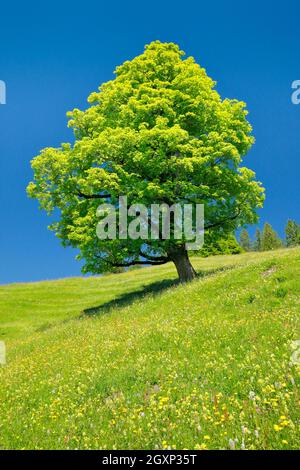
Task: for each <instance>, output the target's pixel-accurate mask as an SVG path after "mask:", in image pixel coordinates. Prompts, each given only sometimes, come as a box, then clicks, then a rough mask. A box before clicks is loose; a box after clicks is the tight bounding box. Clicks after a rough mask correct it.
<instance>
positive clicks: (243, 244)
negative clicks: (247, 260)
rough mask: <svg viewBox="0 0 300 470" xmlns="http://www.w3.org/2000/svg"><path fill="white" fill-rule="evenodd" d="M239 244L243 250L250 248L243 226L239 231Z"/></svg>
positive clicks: (246, 232) (248, 238)
mask: <svg viewBox="0 0 300 470" xmlns="http://www.w3.org/2000/svg"><path fill="white" fill-rule="evenodd" d="M240 246H241V248H242V249H243V250H245V251H250V250H251V240H250V236H249V233H248V231H247V230H246V229H245V228H244V229H243V230H242V231H241V233H240Z"/></svg>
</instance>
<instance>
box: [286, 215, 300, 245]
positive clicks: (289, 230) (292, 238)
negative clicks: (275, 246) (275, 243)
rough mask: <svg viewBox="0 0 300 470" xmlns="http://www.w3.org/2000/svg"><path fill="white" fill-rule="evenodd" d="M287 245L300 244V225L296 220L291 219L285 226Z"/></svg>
mask: <svg viewBox="0 0 300 470" xmlns="http://www.w3.org/2000/svg"><path fill="white" fill-rule="evenodd" d="M285 242H286V246H287V247H290V246H296V245H299V244H300V226H299V225H298V224H297V222H295V220H292V219H289V220H288V221H287V224H286V226H285Z"/></svg>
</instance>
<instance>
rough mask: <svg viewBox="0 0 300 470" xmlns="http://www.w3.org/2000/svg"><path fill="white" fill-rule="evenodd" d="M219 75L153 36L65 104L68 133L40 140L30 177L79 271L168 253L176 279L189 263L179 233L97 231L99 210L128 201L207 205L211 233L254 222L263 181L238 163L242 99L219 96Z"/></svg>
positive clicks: (243, 149)
mask: <svg viewBox="0 0 300 470" xmlns="http://www.w3.org/2000/svg"><path fill="white" fill-rule="evenodd" d="M215 85H216V83H215V82H214V81H213V80H212V79H211V78H210V77H209V76H208V75H207V74H206V71H205V69H204V68H202V67H201V66H200V65H198V64H197V63H196V62H195V60H194V59H193V58H192V57H187V58H185V56H184V53H183V52H182V51H181V50H180V49H179V47H178V46H177V45H175V44H173V43H161V42H159V41H156V42H153V43H151V44H149V45H147V46H146V47H145V50H144V52H143V53H142V54H141V55H140V56H138V57H135V58H134V59H133V60H131V61H126V62H124V64H123V65H121V66H119V67H117V69H116V71H115V78H114V79H113V80H111V81H109V82H107V83H104V84H103V85H101V86H100V88H99V91H98V92H95V93H92V94H91V95H90V96H89V98H88V102H89V104H90V106H89V107H88V108H87V109H86V110H85V111H81V110H79V109H74V110H73V111H71V112H69V113H68V116H69V118H70V119H69V127H70V128H72V129H73V131H74V142H73V143H64V144H62V145H61V146H60V147H59V148H52V147H49V148H45V149H43V150H42V151H41V153H40V155H38V156H37V157H35V158H34V159H33V161H32V168H33V171H34V180H33V182H31V183H30V184H29V186H28V194H29V196H30V197H33V198H36V199H37V200H38V201H39V203H40V206H41V208H43V209H45V210H46V211H47V212H48V213H52V212H53V211H54V210H55V209H56V210H57V209H58V211H55V214H59V215H58V216H57V221H56V222H55V223H54V224H52V226H51V227H50V228H51V229H52V230H53V231H54V232H55V233H56V235H57V237H58V238H60V239H61V241H62V243H63V245H65V246H73V247H76V248H78V249H79V250H80V255H79V257H80V258H81V259H84V260H85V265H84V268H83V270H84V271H85V272H92V273H100V272H104V271H109V270H111V269H112V268H113V267H116V266H130V265H135V264H162V263H165V262H168V261H170V260H171V261H174V262H175V265H176V267H177V270H178V273H179V276H180V278H181V279H182V280H187V279H190V278H192V277H193V276H194V272H193V270H192V268H191V266H190V265H189V260H188V254H187V252H186V249H185V244H184V242H183V241H182V240H176V239H175V238H174V236H172V233H171V237H170V239H169V240H164V239H161V238H159V239H157V240H152V239H150V238H149V239H147V240H141V239H138V240H130V239H128V240H123V239H118V238H117V239H116V240H99V238H97V236H96V226H97V223H98V222H99V220H98V217H97V215H96V210H97V207H98V206H99V204H101V203H102V202H109V203H110V204H113V205H114V206H115V207H116V208H118V198H119V196H122V195H126V196H127V200H128V205H132V204H140V203H142V204H145V205H147V206H149V205H150V204H153V203H156V204H162V203H165V204H168V205H170V206H171V205H173V204H174V203H178V204H181V205H182V204H185V203H192V204H204V205H205V229H209V230H210V232H212V231H214V232H216V233H217V232H218V234H220V233H221V234H222V233H224V234H228V233H232V232H233V231H234V230H235V229H236V228H237V227H239V226H241V225H244V224H251V223H254V222H256V221H257V214H256V209H257V208H258V207H261V206H262V203H263V197H264V196H263V188H262V187H261V184H260V183H258V182H257V181H256V180H255V173H254V172H253V171H251V170H250V169H248V168H245V167H244V166H242V157H243V156H245V155H246V154H247V152H248V151H249V149H250V147H251V146H252V144H253V142H254V138H253V136H252V135H251V130H252V129H251V125H250V124H249V122H248V120H247V110H246V105H245V103H243V102H240V101H237V100H234V99H227V98H226V99H224V100H222V99H221V97H220V95H219V94H218V92H217V91H216V90H215Z"/></svg>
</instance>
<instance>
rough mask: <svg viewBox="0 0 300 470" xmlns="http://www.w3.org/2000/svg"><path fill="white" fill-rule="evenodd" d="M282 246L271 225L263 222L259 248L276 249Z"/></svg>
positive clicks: (264, 249) (265, 249) (263, 249)
mask: <svg viewBox="0 0 300 470" xmlns="http://www.w3.org/2000/svg"><path fill="white" fill-rule="evenodd" d="M280 247H282V241H281V239H280V238H279V236H278V234H277V233H276V232H275V230H274V229H273V227H272V225H271V224H269V223H265V225H264V228H263V233H262V241H261V248H262V251H269V250H276V249H277V248H280Z"/></svg>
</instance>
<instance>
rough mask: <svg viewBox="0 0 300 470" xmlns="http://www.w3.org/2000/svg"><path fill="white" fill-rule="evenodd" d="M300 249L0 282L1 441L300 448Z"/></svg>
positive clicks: (10, 444)
mask: <svg viewBox="0 0 300 470" xmlns="http://www.w3.org/2000/svg"><path fill="white" fill-rule="evenodd" d="M299 261H300V250H299V249H292V250H280V251H276V252H274V253H260V254H255V253H250V254H244V255H238V256H228V257H222V256H220V257H214V258H209V259H205V260H203V259H197V260H194V264H195V266H196V268H197V269H198V270H199V271H201V273H202V276H201V277H200V278H199V279H197V280H196V281H194V282H193V283H191V284H189V285H182V286H178V285H176V284H175V283H174V279H175V272H174V269H173V267H172V266H171V265H166V266H163V267H155V268H146V269H143V270H136V271H130V272H127V273H123V274H119V275H111V276H105V277H102V278H89V279H77V278H76V279H66V280H60V281H51V282H41V283H33V284H15V285H9V286H1V287H0V328H1V334H0V339H4V340H5V341H6V344H7V351H8V364H7V366H5V367H0V383H1V387H0V448H5V449H9V448H14V449H18V448H26V449H33V448H34V449H40V448H44V449H45V448H50V449H55V448H62V449H73V448H83V449H85V448H87V449H93V448H96V449H97V448H102V449H105V448H107V449H113V448H116V449H127V448H145V449H164V448H169V447H170V448H176V449H182V448H185V449H187V448H188V449H199V448H200V449H201V448H208V449H220V448H224V449H228V448H233V447H234V448H238V449H240V448H246V449H257V448H258V449H281V448H299V434H300V416H299V379H300V367H299V366H295V365H293V364H291V359H290V357H291V352H292V351H291V341H292V340H297V339H300V331H299V326H300V321H299V319H300V315H299V313H300V282H299ZM96 307H97V308H96Z"/></svg>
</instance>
